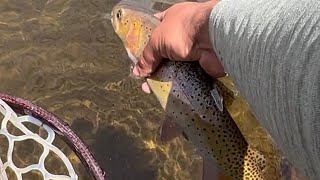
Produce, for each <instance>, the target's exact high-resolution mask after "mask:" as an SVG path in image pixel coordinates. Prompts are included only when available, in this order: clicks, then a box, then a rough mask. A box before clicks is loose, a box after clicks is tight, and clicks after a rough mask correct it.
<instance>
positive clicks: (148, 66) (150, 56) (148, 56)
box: [133, 25, 164, 77]
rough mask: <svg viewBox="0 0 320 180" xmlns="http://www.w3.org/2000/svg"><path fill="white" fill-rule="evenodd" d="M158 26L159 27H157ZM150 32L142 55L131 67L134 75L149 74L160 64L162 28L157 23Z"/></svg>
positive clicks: (144, 75)
mask: <svg viewBox="0 0 320 180" xmlns="http://www.w3.org/2000/svg"><path fill="white" fill-rule="evenodd" d="M158 27H159V28H158ZM158 27H157V28H156V29H155V30H154V31H153V33H152V35H151V37H150V40H149V42H148V43H147V45H146V46H145V48H144V50H143V52H142V55H141V56H140V57H139V58H138V62H137V64H136V65H135V67H134V69H133V73H134V74H135V75H136V76H140V77H147V76H149V75H150V74H151V73H152V72H153V71H154V70H155V69H156V68H157V67H158V65H159V64H160V62H161V59H162V55H161V52H160V49H161V48H164V47H161V46H162V43H161V41H162V40H161V39H162V28H161V25H159V26H158Z"/></svg>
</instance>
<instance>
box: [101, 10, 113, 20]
mask: <svg viewBox="0 0 320 180" xmlns="http://www.w3.org/2000/svg"><path fill="white" fill-rule="evenodd" d="M112 17H113V13H112V12H111V13H106V14H104V15H103V17H102V18H103V19H108V20H111V21H112Z"/></svg>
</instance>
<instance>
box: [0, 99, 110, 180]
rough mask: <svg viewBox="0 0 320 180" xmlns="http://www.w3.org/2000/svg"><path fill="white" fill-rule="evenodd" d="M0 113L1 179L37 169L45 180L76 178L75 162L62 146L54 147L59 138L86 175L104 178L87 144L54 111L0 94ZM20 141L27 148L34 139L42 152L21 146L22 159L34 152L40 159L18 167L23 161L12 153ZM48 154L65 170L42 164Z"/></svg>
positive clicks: (46, 159)
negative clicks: (56, 170) (49, 167)
mask: <svg viewBox="0 0 320 180" xmlns="http://www.w3.org/2000/svg"><path fill="white" fill-rule="evenodd" d="M0 115H1V121H0V122H1V129H0V136H1V138H0V144H2V145H3V144H6V145H5V147H4V146H0V153H2V154H4V153H3V152H4V149H6V150H7V151H6V155H5V156H0V179H1V180H11V179H18V180H22V179H30V178H25V177H26V176H24V175H25V174H28V173H29V172H33V173H34V172H37V173H38V174H40V175H41V176H42V179H45V180H47V179H59V180H60V179H61V180H71V179H72V180H75V179H79V174H77V172H76V170H75V165H74V163H72V162H71V160H70V157H68V156H67V155H66V154H65V153H64V152H63V151H62V149H64V148H61V147H57V146H55V144H54V143H53V142H55V141H56V139H57V138H58V137H59V138H61V139H63V141H64V142H65V143H66V144H67V145H68V146H69V147H70V149H71V150H72V151H73V152H74V153H75V154H76V156H77V157H78V159H80V161H81V164H82V165H83V166H84V168H85V169H86V170H87V171H89V174H91V177H92V178H93V179H97V180H104V179H106V174H105V172H104V171H103V170H102V169H101V168H100V166H99V165H98V163H97V162H96V160H95V158H94V157H93V155H92V154H91V152H90V151H89V149H88V148H87V146H86V145H85V144H84V143H83V142H82V140H81V139H80V138H79V137H78V136H77V135H76V134H75V133H74V132H73V131H72V130H71V129H70V127H69V125H68V124H66V123H65V122H63V121H62V120H60V119H59V118H57V117H56V116H54V115H53V114H51V113H49V112H47V111H45V110H44V109H42V108H40V107H37V106H35V105H33V104H31V103H30V102H28V101H26V100H23V99H20V98H17V97H13V96H10V95H7V94H0ZM30 124H31V125H30ZM32 126H33V127H34V126H36V127H38V131H35V130H34V128H31V127H32ZM13 129H14V130H13ZM17 132H18V133H17ZM23 141H25V142H26V143H25V144H27V146H29V147H30V146H31V144H32V143H30V142H31V141H32V142H36V144H38V146H41V148H40V149H41V150H42V151H41V150H40V151H39V150H37V151H38V152H37V151H35V150H34V148H33V150H32V151H29V152H26V151H27V149H28V147H26V146H25V147H24V148H20V150H22V151H25V152H24V153H23V155H22V156H23V157H24V158H28V157H30V158H31V157H33V155H34V154H37V153H38V154H39V158H38V159H37V160H33V163H32V164H28V165H27V166H25V167H20V166H19V164H21V163H22V162H24V161H17V160H14V159H15V156H16V155H15V154H16V153H15V152H16V151H17V150H19V147H21V146H19V144H21V142H23ZM38 149H39V148H38ZM52 154H53V155H52ZM49 155H51V156H53V157H55V158H56V159H59V162H60V164H62V165H59V167H60V166H61V167H62V166H64V167H65V169H66V170H65V172H64V173H61V174H55V173H52V172H50V171H49V170H48V168H47V167H46V165H45V164H46V163H47V164H48V162H49V160H48V159H49V158H48V157H49ZM30 158H29V159H30ZM17 162H20V163H17ZM49 163H50V164H53V165H55V164H57V163H55V162H54V161H51V162H49ZM59 167H57V166H56V167H53V169H58V168H59ZM51 169H52V168H51ZM12 174H13V175H12ZM14 176H15V178H12V177H14ZM80 177H81V175H80ZM32 179H33V178H32ZM80 179H81V178H80Z"/></svg>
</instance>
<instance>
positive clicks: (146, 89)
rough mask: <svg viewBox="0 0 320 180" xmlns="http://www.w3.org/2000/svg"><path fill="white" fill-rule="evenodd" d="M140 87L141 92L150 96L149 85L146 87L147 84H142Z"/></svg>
mask: <svg viewBox="0 0 320 180" xmlns="http://www.w3.org/2000/svg"><path fill="white" fill-rule="evenodd" d="M141 87H142V90H143V91H144V92H145V93H147V94H150V93H151V90H150V87H149V85H148V83H147V82H144V83H143V84H142V86H141Z"/></svg>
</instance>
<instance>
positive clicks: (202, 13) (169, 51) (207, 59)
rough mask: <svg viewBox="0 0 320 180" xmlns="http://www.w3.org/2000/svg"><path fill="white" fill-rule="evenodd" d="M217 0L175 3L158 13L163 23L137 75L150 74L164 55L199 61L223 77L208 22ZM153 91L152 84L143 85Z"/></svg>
mask: <svg viewBox="0 0 320 180" xmlns="http://www.w3.org/2000/svg"><path fill="white" fill-rule="evenodd" d="M216 4H217V1H215V0H213V1H209V2H205V3H197V2H185V3H179V4H176V5H173V6H172V7H170V8H168V9H167V10H166V11H164V12H161V13H158V14H156V15H155V16H156V17H158V18H159V19H160V21H161V22H160V24H159V25H158V27H157V28H156V29H155V30H154V31H153V33H152V35H151V37H150V40H149V42H148V43H147V45H146V47H145V49H144V51H143V53H142V55H141V56H140V57H139V58H138V63H137V64H136V66H135V67H134V69H133V74H134V75H136V76H139V77H146V76H148V75H150V74H151V73H152V72H153V71H154V70H155V69H156V68H157V66H158V65H159V64H160V62H161V60H162V59H163V58H168V59H170V60H175V61H199V64H200V65H201V67H202V68H203V69H204V70H205V71H206V72H207V73H208V74H210V75H211V76H212V77H215V78H216V77H221V76H223V75H224V74H225V73H224V69H223V67H222V65H221V63H220V61H219V60H218V58H217V56H216V54H215V52H214V50H213V48H212V44H211V41H210V37H209V27H208V21H209V16H210V12H211V10H212V8H213V7H214V6H215V5H216ZM142 88H143V90H144V91H145V92H147V93H150V89H149V88H148V85H147V84H146V83H145V84H143V86H142Z"/></svg>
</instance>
